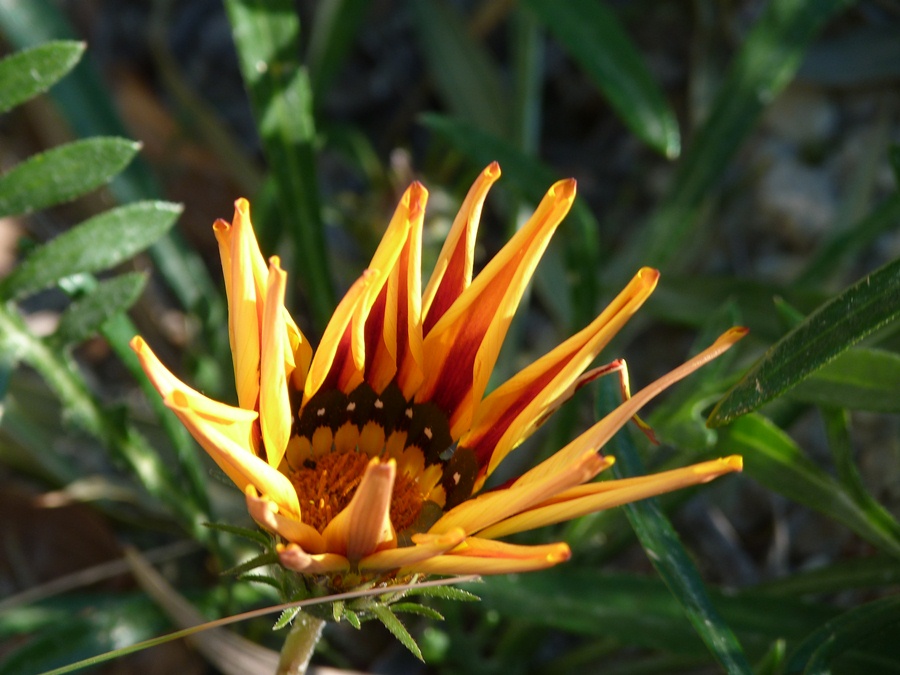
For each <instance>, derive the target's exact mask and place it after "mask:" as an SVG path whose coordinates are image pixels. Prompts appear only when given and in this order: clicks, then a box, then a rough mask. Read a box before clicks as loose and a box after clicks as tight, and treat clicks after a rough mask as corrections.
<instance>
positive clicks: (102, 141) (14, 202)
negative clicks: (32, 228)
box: [0, 138, 141, 217]
mask: <svg viewBox="0 0 900 675" xmlns="http://www.w3.org/2000/svg"><path fill="white" fill-rule="evenodd" d="M140 147H141V145H140V143H135V142H134V141H129V140H125V139H124V138H88V139H86V140H83V141H75V142H73V143H67V144H66V145H63V146H60V147H58V148H54V149H53V150H48V151H47V152H44V153H41V154H38V155H35V156H33V157H30V158H28V159H27V160H25V161H24V162H22V163H21V164H18V165H17V166H15V167H13V168H12V169H10V170H9V171H8V172H7V173H6V174H4V175H3V176H2V177H0V217H2V216H10V215H16V214H19V213H31V212H32V211H38V210H40V209H43V208H46V207H48V206H53V205H54V204H60V203H62V202H66V201H69V200H71V199H74V198H76V197H80V196H81V195H84V194H87V193H88V192H91V191H92V190H95V189H97V188H98V187H100V186H101V185H104V184H106V183H108V182H109V181H110V180H111V179H112V178H113V176H115V175H116V174H117V173H119V172H120V171H121V170H122V169H124V168H125V167H126V166H127V165H128V163H129V162H130V161H131V159H132V158H133V157H134V155H135V153H137V151H138V150H139V149H140Z"/></svg>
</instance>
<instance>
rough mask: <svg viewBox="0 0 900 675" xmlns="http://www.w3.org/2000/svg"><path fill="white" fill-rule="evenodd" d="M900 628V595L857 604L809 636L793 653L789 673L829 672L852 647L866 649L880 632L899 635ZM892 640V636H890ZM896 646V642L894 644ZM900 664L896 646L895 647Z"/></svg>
mask: <svg viewBox="0 0 900 675" xmlns="http://www.w3.org/2000/svg"><path fill="white" fill-rule="evenodd" d="M898 629H900V595H892V596H889V597H887V598H881V599H879V600H874V601H872V602H869V603H866V604H865V605H862V606H860V607H854V608H853V609H850V610H848V611H846V612H844V613H843V614H842V615H841V616H839V617H836V618H834V619H832V620H831V621H828V622H827V623H826V624H825V625H823V626H822V627H821V628H819V629H818V630H816V631H815V632H813V633H812V634H811V635H810V636H809V637H808V638H806V639H805V640H804V641H803V642H802V643H801V644H800V645H799V646H798V647H797V648H796V649H795V650H794V651H793V653H792V654H791V656H790V657H789V659H788V662H787V665H786V667H785V670H784V672H785V673H810V674H813V673H815V674H817V675H818V674H821V675H826V674H827V673H831V672H832V664H833V662H834V660H835V659H836V658H837V657H838V656H840V655H841V654H843V653H844V652H846V651H849V650H851V649H865V648H866V642H867V641H868V640H870V639H871V638H872V637H873V636H877V635H879V634H882V635H893V636H895V637H894V639H895V638H896V635H897V631H898ZM889 639H890V638H889ZM893 646H894V647H896V642H894V644H893ZM892 651H893V655H894V658H895V663H896V665H897V667H900V661H897V660H896V657H897V652H896V649H892Z"/></svg>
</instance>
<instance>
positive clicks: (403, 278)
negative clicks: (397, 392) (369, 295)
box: [365, 183, 428, 398]
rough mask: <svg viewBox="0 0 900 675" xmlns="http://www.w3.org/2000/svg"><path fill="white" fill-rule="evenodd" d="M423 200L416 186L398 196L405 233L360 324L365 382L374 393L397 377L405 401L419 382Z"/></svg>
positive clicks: (424, 193) (424, 194) (422, 192)
mask: <svg viewBox="0 0 900 675" xmlns="http://www.w3.org/2000/svg"><path fill="white" fill-rule="evenodd" d="M427 200H428V191H427V190H425V188H424V187H423V186H422V185H421V184H420V183H413V184H412V185H411V186H410V188H409V189H408V190H407V191H406V193H405V194H404V195H403V198H402V199H401V201H400V205H399V206H398V207H397V213H396V215H395V218H405V219H406V221H407V222H408V226H409V231H408V234H407V237H406V241H405V243H404V244H403V247H402V249H401V250H400V252H399V256H398V257H397V261H396V262H395V264H394V266H393V268H392V269H391V270H390V273H389V275H388V278H387V283H385V284H384V286H383V287H382V288H381V291H380V292H379V293H378V297H377V299H376V300H375V302H374V304H373V306H372V308H371V310H370V312H369V315H368V317H367V319H366V324H365V333H366V375H365V378H366V382H368V383H369V385H370V386H371V387H372V389H374V390H375V391H376V392H378V393H380V392H382V391H384V389H385V387H387V385H388V384H390V383H391V381H392V380H393V379H394V377H395V376H397V375H399V382H400V387H401V390H403V392H404V395H405V396H406V398H410V397H411V396H412V394H413V392H415V390H416V388H418V386H419V383H420V382H421V380H422V319H421V315H422V309H421V302H422V300H421V298H422V289H421V285H422V282H421V267H422V263H421V257H422V220H423V218H424V215H425V203H426V202H427Z"/></svg>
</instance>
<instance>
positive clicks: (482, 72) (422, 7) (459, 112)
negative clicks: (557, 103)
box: [411, 0, 511, 138]
mask: <svg viewBox="0 0 900 675" xmlns="http://www.w3.org/2000/svg"><path fill="white" fill-rule="evenodd" d="M411 7H412V9H413V17H414V19H415V22H416V29H415V34H416V37H418V39H419V49H420V50H421V51H422V53H423V54H424V55H425V61H426V63H427V64H428V72H429V74H430V75H431V77H432V78H434V81H435V83H436V84H437V87H438V91H439V93H440V95H441V98H443V99H444V104H445V105H446V106H447V108H448V109H449V110H451V111H452V112H453V114H454V115H455V116H457V117H459V118H460V119H462V120H463V121H465V122H468V123H470V124H474V125H475V126H477V127H478V128H479V129H481V130H483V131H485V132H488V133H490V134H493V135H494V136H497V137H499V138H509V135H510V131H511V129H510V120H509V119H508V117H507V115H506V114H505V113H506V111H507V110H508V106H507V105H506V103H505V100H504V99H505V93H506V91H507V90H506V88H505V87H504V86H503V82H502V80H501V79H500V75H499V72H498V69H497V66H496V64H495V63H494V62H493V60H492V58H491V56H490V55H489V54H488V52H487V51H486V50H485V48H484V47H483V46H482V45H481V44H480V43H479V42H478V41H476V40H475V39H474V38H473V37H472V36H471V35H470V34H469V31H468V29H467V28H466V25H465V23H464V21H463V18H462V17H461V16H460V15H459V13H458V12H456V11H455V10H454V9H453V8H452V7H451V6H450V5H448V4H447V3H445V2H443V0H416V1H415V2H413V3H411Z"/></svg>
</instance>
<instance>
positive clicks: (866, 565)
mask: <svg viewBox="0 0 900 675" xmlns="http://www.w3.org/2000/svg"><path fill="white" fill-rule="evenodd" d="M897 585H900V565H897V560H896V559H895V558H892V557H890V556H886V555H881V554H876V555H873V556H869V557H866V558H856V559H853V560H841V561H838V562H834V563H831V564H829V565H828V566H826V567H817V568H815V569H811V570H801V571H797V572H794V573H793V574H792V575H790V576H787V577H782V578H780V579H774V580H772V581H767V582H765V583H763V584H761V585H760V586H757V587H756V589H757V590H758V591H759V592H761V593H769V594H771V595H824V594H826V593H842V592H846V591H848V590H851V589H869V590H877V589H879V588H885V587H888V586H897Z"/></svg>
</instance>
